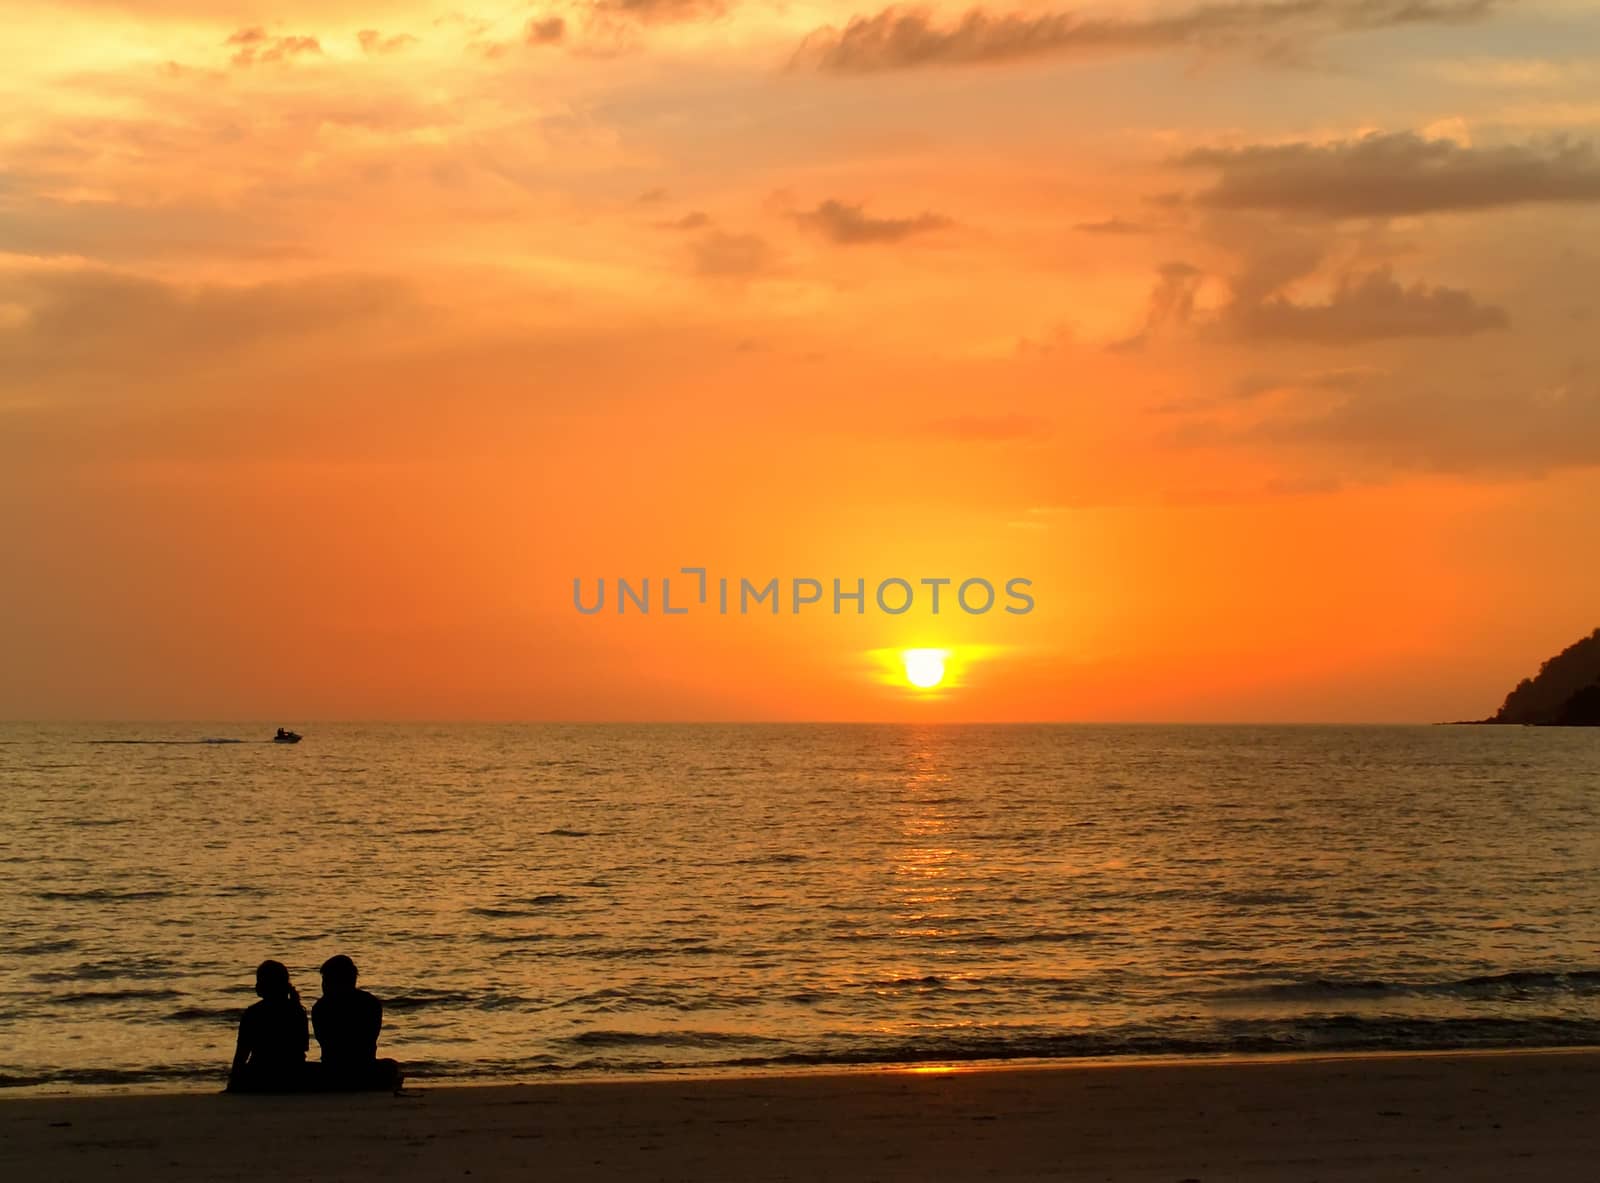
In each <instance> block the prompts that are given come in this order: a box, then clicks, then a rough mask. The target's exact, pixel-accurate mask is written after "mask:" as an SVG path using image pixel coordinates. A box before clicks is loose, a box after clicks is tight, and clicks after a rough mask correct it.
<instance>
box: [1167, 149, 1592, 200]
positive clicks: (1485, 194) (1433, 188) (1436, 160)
mask: <svg viewBox="0 0 1600 1183" xmlns="http://www.w3.org/2000/svg"><path fill="white" fill-rule="evenodd" d="M1178 163H1179V164H1180V165H1183V166H1185V167H1189V168H1197V169H1211V170H1215V172H1216V173H1217V179H1216V183H1215V184H1214V185H1212V187H1211V188H1209V189H1206V190H1203V191H1202V192H1200V193H1199V194H1197V195H1196V196H1195V198H1194V200H1195V201H1196V202H1197V203H1198V204H1200V205H1205V206H1211V207H1215V208H1219V209H1236V210H1272V211H1281V212H1285V213H1295V214H1316V215H1321V216H1324V217H1331V218H1341V217H1379V216H1398V215H1405V214H1421V213H1429V212H1435V211H1445V210H1474V209H1489V208H1493V207H1496V206H1510V205H1521V204H1526V203H1532V202H1590V201H1600V154H1597V153H1596V152H1595V149H1594V147H1593V146H1592V145H1591V144H1587V143H1571V142H1564V141H1554V142H1551V143H1547V144H1508V145H1503V146H1499V147H1485V148H1476V147H1467V146H1464V145H1462V144H1458V143H1455V142H1454V141H1452V140H1430V139H1425V138H1423V137H1422V136H1419V135H1417V134H1415V133H1414V132H1396V133H1387V134H1373V135H1369V136H1364V137H1362V138H1360V139H1354V140H1339V141H1335V142H1333V143H1329V144H1312V143H1304V142H1300V143H1291V144H1269V145H1252V146H1249V147H1244V148H1206V149H1202V150H1199V151H1195V152H1190V153H1188V154H1187V155H1185V156H1183V157H1181V158H1180V159H1179V161H1178Z"/></svg>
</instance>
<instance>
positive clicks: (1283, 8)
mask: <svg viewBox="0 0 1600 1183" xmlns="http://www.w3.org/2000/svg"><path fill="white" fill-rule="evenodd" d="M1494 2H1495V0H1355V2H1353V3H1352V2H1349V0H1281V2H1278V3H1265V2H1255V3H1252V2H1248V0H1246V2H1243V3H1232V4H1229V3H1222V4H1202V5H1198V6H1196V7H1193V8H1189V9H1186V10H1183V11H1179V12H1172V13H1165V14H1154V15H1149V16H1140V17H1126V18H1123V17H1090V16H1080V15H1078V14H1077V13H1075V12H1053V13H1044V14H1041V15H1037V16H1033V15H1026V14H1023V13H1008V14H1004V15H991V14H990V13H987V12H985V11H984V10H983V9H981V8H973V9H971V10H970V11H969V12H967V13H966V15H964V16H963V17H961V18H960V19H959V20H958V21H956V22H955V23H954V24H951V25H944V26H941V25H938V24H936V23H935V21H936V18H935V16H934V14H932V13H930V12H929V11H927V10H926V9H921V8H897V7H891V8H886V9H884V10H883V11H882V12H879V13H878V14H876V15H875V16H858V17H853V18H852V19H851V20H850V22H849V23H848V24H847V25H846V26H845V27H844V28H843V29H842V30H841V29H837V28H834V27H832V26H829V27H827V28H822V29H818V30H816V31H815V32H813V33H812V34H810V35H809V36H808V37H807V38H806V39H805V40H804V42H802V44H801V46H800V49H799V50H798V51H797V52H796V54H795V64H796V65H803V66H808V67H811V68H814V69H817V70H820V71H822V72H824V73H831V74H865V73H874V72H878V71H884V70H907V69H916V68H919V67H929V66H971V65H988V64H996V63H1003V62H1012V61H1022V60H1026V59H1030V58H1044V57H1073V56H1076V57H1090V56H1102V57H1103V56H1107V55H1114V54H1130V53H1144V52H1152V51H1158V50H1165V49H1174V50H1184V49H1240V48H1248V47H1251V46H1255V47H1257V48H1259V49H1261V50H1263V51H1265V52H1275V53H1281V51H1282V48H1283V41H1284V39H1285V38H1294V37H1296V36H1302V37H1309V36H1317V35H1327V34H1332V33H1341V32H1355V31H1360V30H1363V29H1377V28H1384V27H1386V26H1393V25H1407V24H1440V23H1457V22H1464V21H1472V20H1478V19H1480V18H1482V17H1483V16H1485V15H1486V14H1487V13H1488V12H1489V10H1490V9H1491V8H1492V7H1493V5H1494Z"/></svg>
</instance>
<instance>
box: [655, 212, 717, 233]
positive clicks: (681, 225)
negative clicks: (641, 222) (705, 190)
mask: <svg viewBox="0 0 1600 1183" xmlns="http://www.w3.org/2000/svg"><path fill="white" fill-rule="evenodd" d="M654 225H655V228H656V229H657V230H704V229H705V228H706V227H707V226H709V225H711V216H710V215H709V214H706V213H704V212H702V211H700V210H690V211H689V212H688V213H686V214H684V215H683V217H681V218H669V219H667V220H665V221H661V222H656V223H654Z"/></svg>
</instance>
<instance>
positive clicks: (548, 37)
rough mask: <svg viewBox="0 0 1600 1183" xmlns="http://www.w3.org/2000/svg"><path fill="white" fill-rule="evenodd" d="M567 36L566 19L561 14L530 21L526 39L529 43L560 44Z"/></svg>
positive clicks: (525, 35)
mask: <svg viewBox="0 0 1600 1183" xmlns="http://www.w3.org/2000/svg"><path fill="white" fill-rule="evenodd" d="M566 36H567V22H566V21H564V20H562V19H561V18H560V17H559V16H544V17H536V18H535V19H533V20H531V21H529V22H528V28H527V31H526V33H525V34H524V39H525V40H526V41H527V43H528V44H529V45H558V44H560V43H561V42H562V41H563V40H565V39H566Z"/></svg>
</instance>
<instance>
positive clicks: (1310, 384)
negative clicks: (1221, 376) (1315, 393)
mask: <svg viewBox="0 0 1600 1183" xmlns="http://www.w3.org/2000/svg"><path fill="white" fill-rule="evenodd" d="M1382 377H1384V371H1383V370H1379V369H1376V368H1374V367H1372V366H1342V367H1339V368H1337V369H1331V370H1314V371H1312V372H1311V373H1309V374H1299V375H1296V376H1293V377H1287V378H1285V377H1282V376H1279V375H1274V374H1247V375H1245V376H1244V377H1243V378H1240V379H1239V380H1238V381H1237V382H1235V383H1234V384H1233V396H1234V397H1235V398H1237V399H1241V400H1249V399H1254V398H1260V397H1261V396H1262V395H1265V394H1277V393H1279V392H1281V391H1286V390H1338V391H1347V390H1356V389H1358V388H1360V387H1362V386H1364V385H1366V384H1367V383H1369V382H1373V381H1376V380H1377V379H1379V378H1382Z"/></svg>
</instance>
